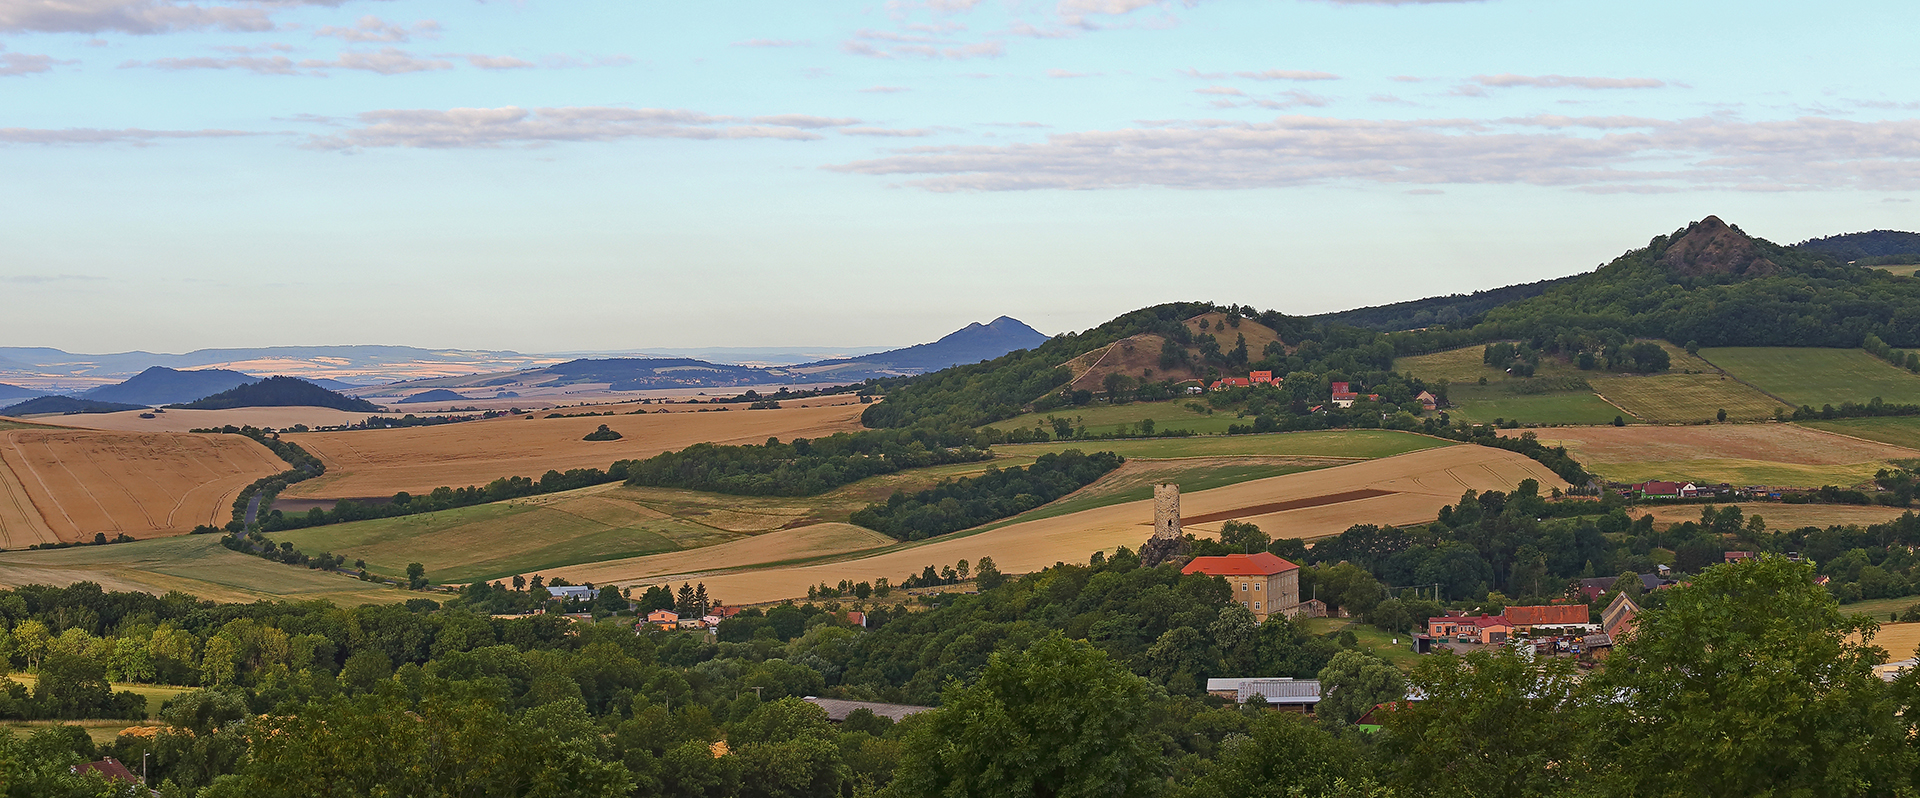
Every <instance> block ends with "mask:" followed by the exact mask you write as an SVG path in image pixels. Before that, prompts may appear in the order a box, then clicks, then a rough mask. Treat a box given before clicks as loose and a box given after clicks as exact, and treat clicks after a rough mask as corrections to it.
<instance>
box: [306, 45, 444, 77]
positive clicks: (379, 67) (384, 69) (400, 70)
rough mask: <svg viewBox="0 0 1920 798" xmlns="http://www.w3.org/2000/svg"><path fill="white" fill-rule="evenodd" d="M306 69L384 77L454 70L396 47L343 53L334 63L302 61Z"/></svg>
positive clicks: (434, 60) (314, 60) (437, 61)
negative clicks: (378, 74) (353, 71)
mask: <svg viewBox="0 0 1920 798" xmlns="http://www.w3.org/2000/svg"><path fill="white" fill-rule="evenodd" d="M300 66H301V67H302V68H305V69H318V70H328V69H357V70H362V71H366V72H378V73H380V74H382V75H401V74H405V73H408V72H432V71H435V70H441V69H452V68H453V64H451V63H448V62H446V61H442V60H439V59H430V58H419V57H416V56H414V55H413V54H412V53H408V52H406V51H404V50H400V49H398V48H394V47H383V48H381V49H380V51H379V52H377V53H370V52H348V53H341V54H340V56H339V57H338V58H335V59H334V60H332V61H323V60H320V59H313V58H309V59H307V60H304V61H301V62H300Z"/></svg>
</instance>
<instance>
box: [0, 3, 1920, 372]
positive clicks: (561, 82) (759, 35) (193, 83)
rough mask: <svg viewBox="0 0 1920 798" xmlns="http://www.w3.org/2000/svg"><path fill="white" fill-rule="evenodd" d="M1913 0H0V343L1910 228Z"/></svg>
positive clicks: (1471, 267)
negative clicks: (1717, 235) (1734, 229)
mask: <svg viewBox="0 0 1920 798" xmlns="http://www.w3.org/2000/svg"><path fill="white" fill-rule="evenodd" d="M1916 29H1920V4H1916V3H1913V2H1911V0H1836V2H1831V3H1821V4H1804V3H1779V2H1772V3H1768V2H1761V3H1756V2H1752V0H1745V1H1743V2H1733V1H1731V0H1726V1H1721V0H1698V1H1694V0H1431V1H1424V2H1423V1H1422V0H1260V1H1259V2H1255V1H1254V0H1167V1H1156V0H1048V1H1047V2H1038V1H1035V2H1028V1H1026V0H887V1H885V2H846V3H841V2H831V0H815V1H814V2H804V3H800V2H792V0H784V1H776V2H746V1H744V0H707V1H706V2H699V3H668V2H658V1H657V0H612V1H609V2H602V1H601V0H567V1H566V2H560V1H559V0H518V1H517V2H515V1H511V0H488V1H487V2H476V0H0V175H4V177H0V345H11V346H52V347H59V348H62V349H67V350H70V351H81V352H108V351H122V350H130V349H145V350H149V351H170V352H179V351H185V350H190V349H196V348H203V347H235V346H270V345H328V344H398V345H413V346H424V347H446V348H467V349H481V348H484V349H511V350H517V351H523V352H545V351H580V350H623V349H643V348H646V347H694V346H803V345H804V346H895V345H905V344H911V343H916V342H923V341H928V340H933V339H935V338H938V337H939V336H941V335H943V334H945V333H947V332H950V331H952V330H954V329H957V328H959V327H961V326H964V325H965V324H967V323H968V322H973V321H980V322H985V321H989V320H991V319H993V318H994V317H996V316H1000V315H1003V314H1004V315H1010V316H1013V317H1015V318H1018V319H1021V320H1023V321H1025V322H1027V323H1029V324H1031V325H1033V326H1034V327H1035V328H1037V329H1039V330H1041V331H1043V332H1046V333H1049V334H1053V333H1060V332H1066V331H1073V330H1081V329H1085V328H1087V327H1091V326H1093V325H1096V324H1099V323H1100V322H1103V321H1105V320H1107V319H1110V318H1112V317H1114V316H1117V315H1119V314H1121V313H1124V312H1126V311H1129V310H1132V309H1136V308H1140V307H1145V306H1148V305H1152V304H1156V303H1160V302H1168V301H1203V300H1206V301H1215V302H1220V303H1232V304H1243V305H1252V306H1255V307H1258V308H1262V309H1267V308H1271V309H1276V310H1280V311H1283V312H1286V313H1294V314H1312V313H1320V312H1328V311H1333V310H1342V309H1346V308H1351V307H1360V306H1367V305H1376V304H1384V303H1388V302H1395V301H1402V300H1408V299H1417V298H1421V297H1425V296H1432V295H1438V294H1448V293H1464V292H1468V291H1472V290H1477V289H1483V288H1491V287H1496V286H1500V285H1507V284H1512V283H1517V282H1530V281H1534V280H1540V279H1546V278H1551V277H1558V276H1564V275H1568V274H1574V273H1577V272H1581V271H1586V270H1591V269H1592V268H1594V267H1596V266H1598V265H1600V264H1601V263H1604V262H1606V261H1608V260H1610V259H1612V258H1614V257H1616V256H1618V255H1619V254H1621V253H1623V252H1625V251H1627V250H1630V249H1632V248H1635V247H1638V246H1643V245H1644V244H1645V243H1646V242H1647V240H1648V239H1650V238H1652V237H1653V236H1655V235H1658V234H1662V233H1666V232H1670V231H1672V230H1675V229H1677V228H1680V227H1683V226H1684V225H1686V224H1687V223H1688V222H1690V221H1693V220H1697V219H1699V218H1702V217H1704V216H1707V215H1709V214H1714V215H1718V216H1720V217H1721V218H1723V219H1725V220H1726V221H1728V222H1730V223H1733V224H1736V225H1739V226H1740V227H1741V228H1742V229H1744V230H1746V231H1748V232H1749V233H1752V234H1755V235H1759V236H1762V237H1765V238H1768V239H1770V240H1774V241H1776V242H1780V243H1794V242H1798V241H1801V240H1804V239H1807V238H1812V237H1817V236H1822V235H1831V234H1836V233H1843V232H1853V231H1860V230H1870V229H1883V228H1884V229H1905V230H1915V229H1920V219H1916V213H1917V212H1920V207H1916V206H1915V205H1914V204H1913V200H1914V198H1915V196H1916V193H1920V192H1917V191H1916V190H1920V59H1916V58H1915V57H1914V56H1913V52H1912V45H1911V41H1910V35H1911V31H1913V30H1916Z"/></svg>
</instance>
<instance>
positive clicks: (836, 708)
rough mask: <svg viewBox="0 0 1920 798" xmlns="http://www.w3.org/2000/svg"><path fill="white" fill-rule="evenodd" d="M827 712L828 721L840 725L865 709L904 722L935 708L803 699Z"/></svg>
mask: <svg viewBox="0 0 1920 798" xmlns="http://www.w3.org/2000/svg"><path fill="white" fill-rule="evenodd" d="M801 700H802V701H805V702H807V703H809V704H812V705H814V706H817V707H819V708H821V709H824V710H826V711H827V720H830V721H833V722H834V723H839V722H840V721H843V720H846V719H847V716H848V715H851V714H853V711H854V710H856V709H865V710H867V711H869V712H872V713H873V714H875V715H879V716H880V717H883V718H892V719H894V720H896V721H897V720H904V719H906V717H907V716H908V715H917V714H919V713H922V712H926V711H927V710H930V709H933V707H918V706H914V705H912V704H882V703H879V702H877V701H843V700H841V699H838V698H815V697H813V696H807V697H806V698H803V699H801Z"/></svg>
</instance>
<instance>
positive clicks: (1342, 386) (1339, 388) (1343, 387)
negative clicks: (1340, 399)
mask: <svg viewBox="0 0 1920 798" xmlns="http://www.w3.org/2000/svg"><path fill="white" fill-rule="evenodd" d="M1333 392H1334V393H1353V392H1352V391H1349V390H1347V384H1346V383H1344V382H1336V383H1334V384H1333Z"/></svg>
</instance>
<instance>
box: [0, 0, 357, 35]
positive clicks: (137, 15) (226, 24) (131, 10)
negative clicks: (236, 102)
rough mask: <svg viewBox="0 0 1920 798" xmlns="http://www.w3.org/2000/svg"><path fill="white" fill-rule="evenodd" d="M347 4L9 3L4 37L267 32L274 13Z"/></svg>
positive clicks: (299, 0) (212, 0)
mask: <svg viewBox="0 0 1920 798" xmlns="http://www.w3.org/2000/svg"><path fill="white" fill-rule="evenodd" d="M345 1H346V0H197V1H196V0H6V2H0V32H16V33H18V32H28V31H32V32H38V33H106V32H116V33H132V34H138V35H146V34H158V33H173V32H178V31H193V30H230V31H265V30H272V29H273V28H274V21H273V14H275V13H277V12H280V11H284V10H288V9H292V8H297V7H300V6H327V7H333V6H339V5H341V4H342V3H343V2H345Z"/></svg>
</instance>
